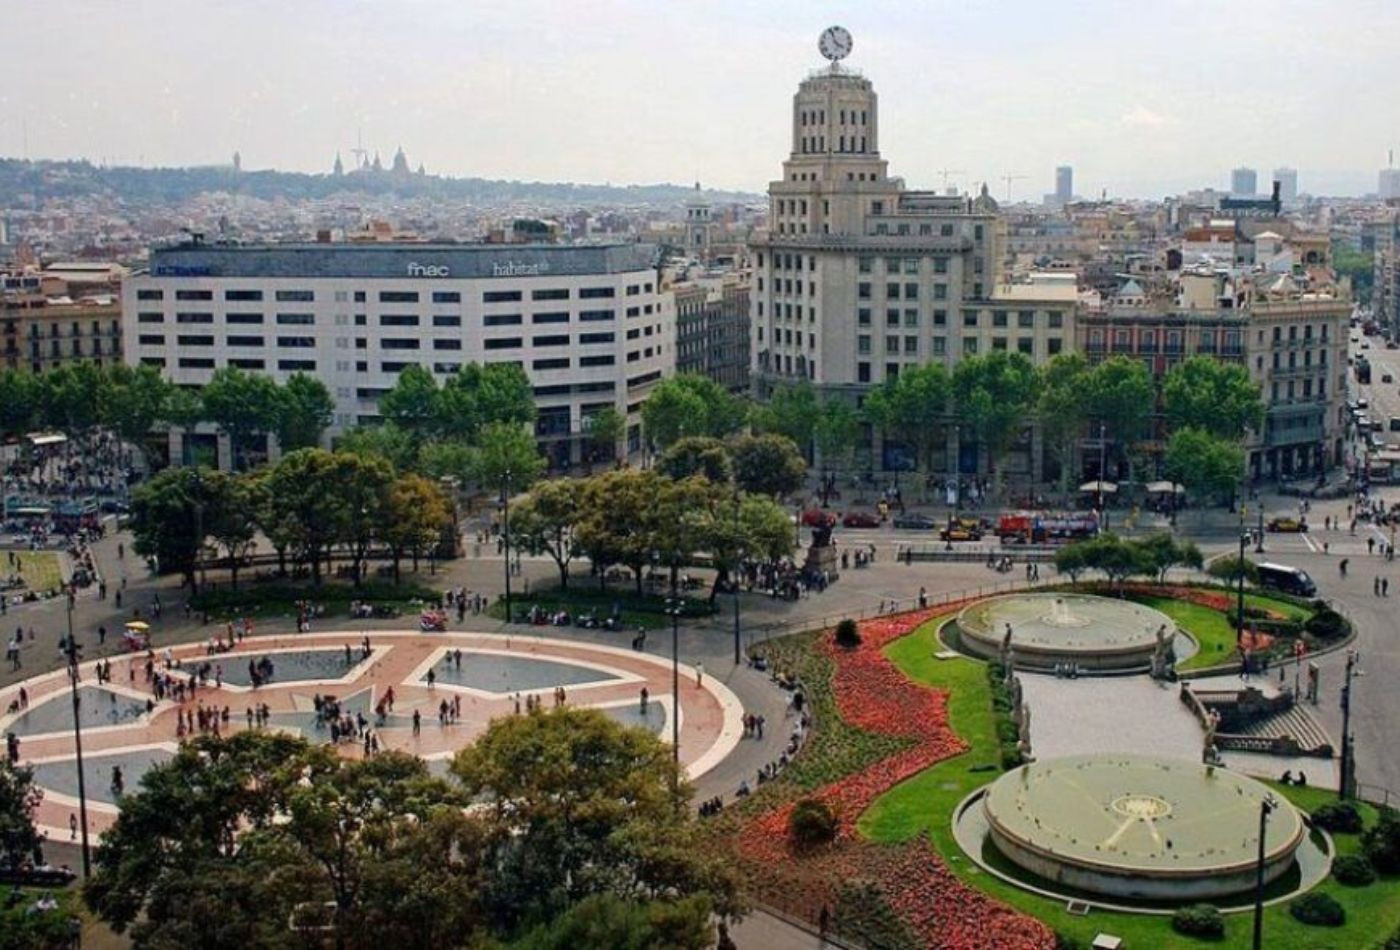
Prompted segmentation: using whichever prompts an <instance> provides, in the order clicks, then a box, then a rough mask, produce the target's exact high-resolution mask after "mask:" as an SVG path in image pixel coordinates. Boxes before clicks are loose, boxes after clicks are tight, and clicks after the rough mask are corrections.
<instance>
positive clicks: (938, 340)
mask: <svg viewBox="0 0 1400 950" xmlns="http://www.w3.org/2000/svg"><path fill="white" fill-rule="evenodd" d="M947 353H948V338H947V337H945V336H936V337H934V338H933V355H934V356H946V355H947Z"/></svg>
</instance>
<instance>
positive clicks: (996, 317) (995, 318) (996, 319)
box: [992, 310, 1006, 328]
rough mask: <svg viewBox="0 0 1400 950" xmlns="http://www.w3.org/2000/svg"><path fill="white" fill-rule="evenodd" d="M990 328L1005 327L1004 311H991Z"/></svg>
mask: <svg viewBox="0 0 1400 950" xmlns="http://www.w3.org/2000/svg"><path fill="white" fill-rule="evenodd" d="M992 326H994V327H998V328H1000V327H1004V326H1006V311H1005V310H993V311H992Z"/></svg>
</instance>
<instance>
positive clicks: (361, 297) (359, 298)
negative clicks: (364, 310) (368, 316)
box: [355, 290, 365, 303]
mask: <svg viewBox="0 0 1400 950" xmlns="http://www.w3.org/2000/svg"><path fill="white" fill-rule="evenodd" d="M364 302H365V292H364V291H363V290H357V291H355V303H364Z"/></svg>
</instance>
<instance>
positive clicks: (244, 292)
mask: <svg viewBox="0 0 1400 950" xmlns="http://www.w3.org/2000/svg"><path fill="white" fill-rule="evenodd" d="M651 289H652V285H651V284H644V285H643V284H632V285H630V286H629V287H628V288H627V294H628V296H635V295H636V294H639V293H642V292H643V291H644V290H645V292H646V293H651ZM263 293H264V292H263V291H261V290H254V289H229V290H225V291H224V300H236V301H259V300H263V299H264V297H263ZM354 293H355V302H356V303H365V302H366V299H367V294H366V292H365V291H363V290H357V291H355V292H354ZM521 295H522V292H521V291H519V290H504V291H502V290H488V291H485V292H483V293H482V295H481V299H482V302H483V303H504V302H507V301H518V300H521V299H522V296H521ZM578 295H579V299H580V300H603V299H608V298H612V297H615V296H617V289H616V288H614V287H581V288H579V292H578ZM569 297H570V291H569V288H567V287H555V288H541V289H538V290H532V291H530V299H531V300H568V299H569ZM378 298H379V302H380V303H418V302H419V298H420V294H419V292H418V291H416V290H381V291H379V294H378ZM136 299H137V300H164V299H165V291H164V290H161V289H158V288H143V289H140V290H137V291H136ZM175 299H176V300H213V299H214V291H212V290H177V291H175ZM273 299H274V300H277V301H279V302H281V301H295V302H298V303H311V302H313V301H314V300H315V299H316V292H315V291H314V290H278V291H274V292H273ZM335 299H336V300H338V301H347V300H348V299H349V296H348V294H347V292H346V291H343V290H339V291H336V292H335ZM431 299H432V302H433V303H461V302H462V294H461V292H460V291H456V290H435V291H432V293H431Z"/></svg>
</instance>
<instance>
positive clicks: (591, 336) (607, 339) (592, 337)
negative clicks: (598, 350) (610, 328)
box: [578, 333, 616, 346]
mask: <svg viewBox="0 0 1400 950" xmlns="http://www.w3.org/2000/svg"><path fill="white" fill-rule="evenodd" d="M615 338H616V334H613V333H581V334H579V338H578V341H579V343H580V344H582V345H584V346H587V345H588V344H590V343H612V342H614V340H615Z"/></svg>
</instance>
